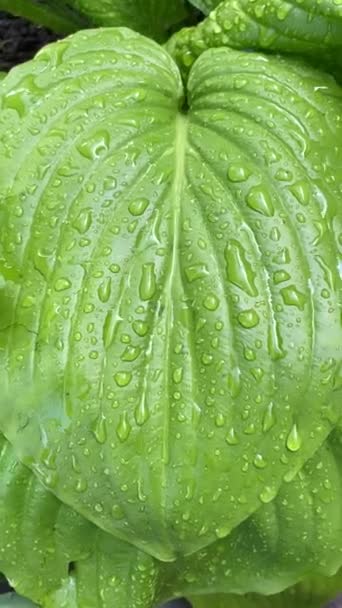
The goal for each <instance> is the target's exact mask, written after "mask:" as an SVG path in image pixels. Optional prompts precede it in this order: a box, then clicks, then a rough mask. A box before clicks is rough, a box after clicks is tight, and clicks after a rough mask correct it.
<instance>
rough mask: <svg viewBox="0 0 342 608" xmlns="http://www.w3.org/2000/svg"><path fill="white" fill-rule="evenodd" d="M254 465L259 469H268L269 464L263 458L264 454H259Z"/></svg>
mask: <svg viewBox="0 0 342 608" xmlns="http://www.w3.org/2000/svg"><path fill="white" fill-rule="evenodd" d="M253 464H254V466H255V467H256V468H257V469H264V468H265V467H267V462H266V460H265V459H264V457H263V456H262V454H257V455H256V457H255V458H254V460H253Z"/></svg>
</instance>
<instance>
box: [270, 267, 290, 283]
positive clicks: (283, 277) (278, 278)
mask: <svg viewBox="0 0 342 608" xmlns="http://www.w3.org/2000/svg"><path fill="white" fill-rule="evenodd" d="M290 279H291V276H290V275H289V273H288V272H286V270H277V271H276V272H274V273H273V281H274V283H275V284H276V285H279V283H284V282H285V281H289V280H290Z"/></svg>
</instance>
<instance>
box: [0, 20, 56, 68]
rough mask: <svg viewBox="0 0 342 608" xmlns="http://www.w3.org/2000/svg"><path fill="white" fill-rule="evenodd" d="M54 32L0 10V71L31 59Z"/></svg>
mask: <svg viewBox="0 0 342 608" xmlns="http://www.w3.org/2000/svg"><path fill="white" fill-rule="evenodd" d="M53 40H57V36H56V34H53V33H52V32H50V31H49V30H46V29H44V28H43V27H39V26H37V25H33V24H32V23H30V22H29V21H26V20H25V19H19V18H17V17H12V16H11V15H9V14H8V13H4V12H2V11H0V71H8V70H10V69H11V68H12V67H13V66H15V65H17V64H18V63H23V61H28V60H29V59H31V58H32V57H33V56H34V55H35V54H36V53H37V51H39V49H41V48H42V46H44V45H45V44H47V43H48V42H52V41H53Z"/></svg>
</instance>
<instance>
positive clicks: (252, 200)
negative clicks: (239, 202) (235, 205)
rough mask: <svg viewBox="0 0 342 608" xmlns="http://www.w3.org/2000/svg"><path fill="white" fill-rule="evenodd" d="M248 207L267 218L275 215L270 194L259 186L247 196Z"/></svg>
mask: <svg viewBox="0 0 342 608" xmlns="http://www.w3.org/2000/svg"><path fill="white" fill-rule="evenodd" d="M247 205H248V207H250V208H251V209H253V210H254V211H257V212H258V213H261V214H262V215H265V216H266V217H272V215H274V206H273V203H272V199H271V196H270V194H269V193H268V192H267V191H266V190H263V189H261V188H260V187H258V186H255V187H254V188H252V189H251V190H250V192H249V194H248V196H247Z"/></svg>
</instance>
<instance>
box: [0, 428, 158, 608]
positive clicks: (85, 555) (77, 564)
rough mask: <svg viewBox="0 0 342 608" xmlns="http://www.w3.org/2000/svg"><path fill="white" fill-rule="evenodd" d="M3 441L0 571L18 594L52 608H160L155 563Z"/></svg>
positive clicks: (0, 501)
mask: <svg viewBox="0 0 342 608" xmlns="http://www.w3.org/2000/svg"><path fill="white" fill-rule="evenodd" d="M0 442H1V443H0V445H1V452H0V473H1V494H0V497H1V500H0V539H1V540H0V568H1V570H2V571H3V572H5V574H6V577H7V578H8V580H9V581H10V582H11V584H12V585H13V586H14V587H15V588H16V590H17V591H18V593H21V594H22V595H24V596H26V597H30V598H31V599H32V600H33V601H34V602H37V604H39V605H41V606H44V607H46V608H76V607H77V608H107V607H108V608H109V607H110V606H113V605H114V606H120V607H122V608H123V607H126V606H127V608H128V607H129V608H149V607H150V606H152V605H154V597H155V593H156V583H157V566H156V565H154V563H153V561H152V559H151V558H150V557H149V556H148V555H146V554H143V553H141V552H139V551H137V550H136V549H134V548H133V547H130V546H129V545H127V544H126V543H122V542H120V541H118V540H116V539H115V538H113V537H112V536H109V535H107V534H105V533H104V532H102V531H101V530H99V529H98V528H96V527H95V526H93V525H92V524H91V523H90V522H88V521H87V520H86V519H84V518H83V517H82V516H80V515H79V514H78V513H76V512H75V511H73V510H72V509H70V508H69V507H67V506H66V505H63V504H62V503H61V502H59V501H58V500H57V499H56V497H55V496H54V495H53V494H52V493H51V492H48V491H47V490H46V489H45V488H44V487H43V486H42V485H41V484H40V482H39V481H38V480H37V479H36V478H35V476H34V475H33V474H32V472H31V471H30V470H29V469H27V468H26V467H25V466H23V465H22V464H20V463H18V462H17V461H16V458H15V456H14V452H13V449H12V447H11V446H10V445H9V444H8V442H7V441H6V440H4V438H3V437H1V439H0ZM70 565H71V567H70ZM0 599H1V596H0ZM14 599H15V598H14V597H13V598H12V600H11V602H10V604H9V606H10V605H12V603H13V608H17V606H16V604H15V602H14ZM0 605H2V604H1V603H0ZM19 605H20V604H18V607H19ZM23 608H24V605H23Z"/></svg>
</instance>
